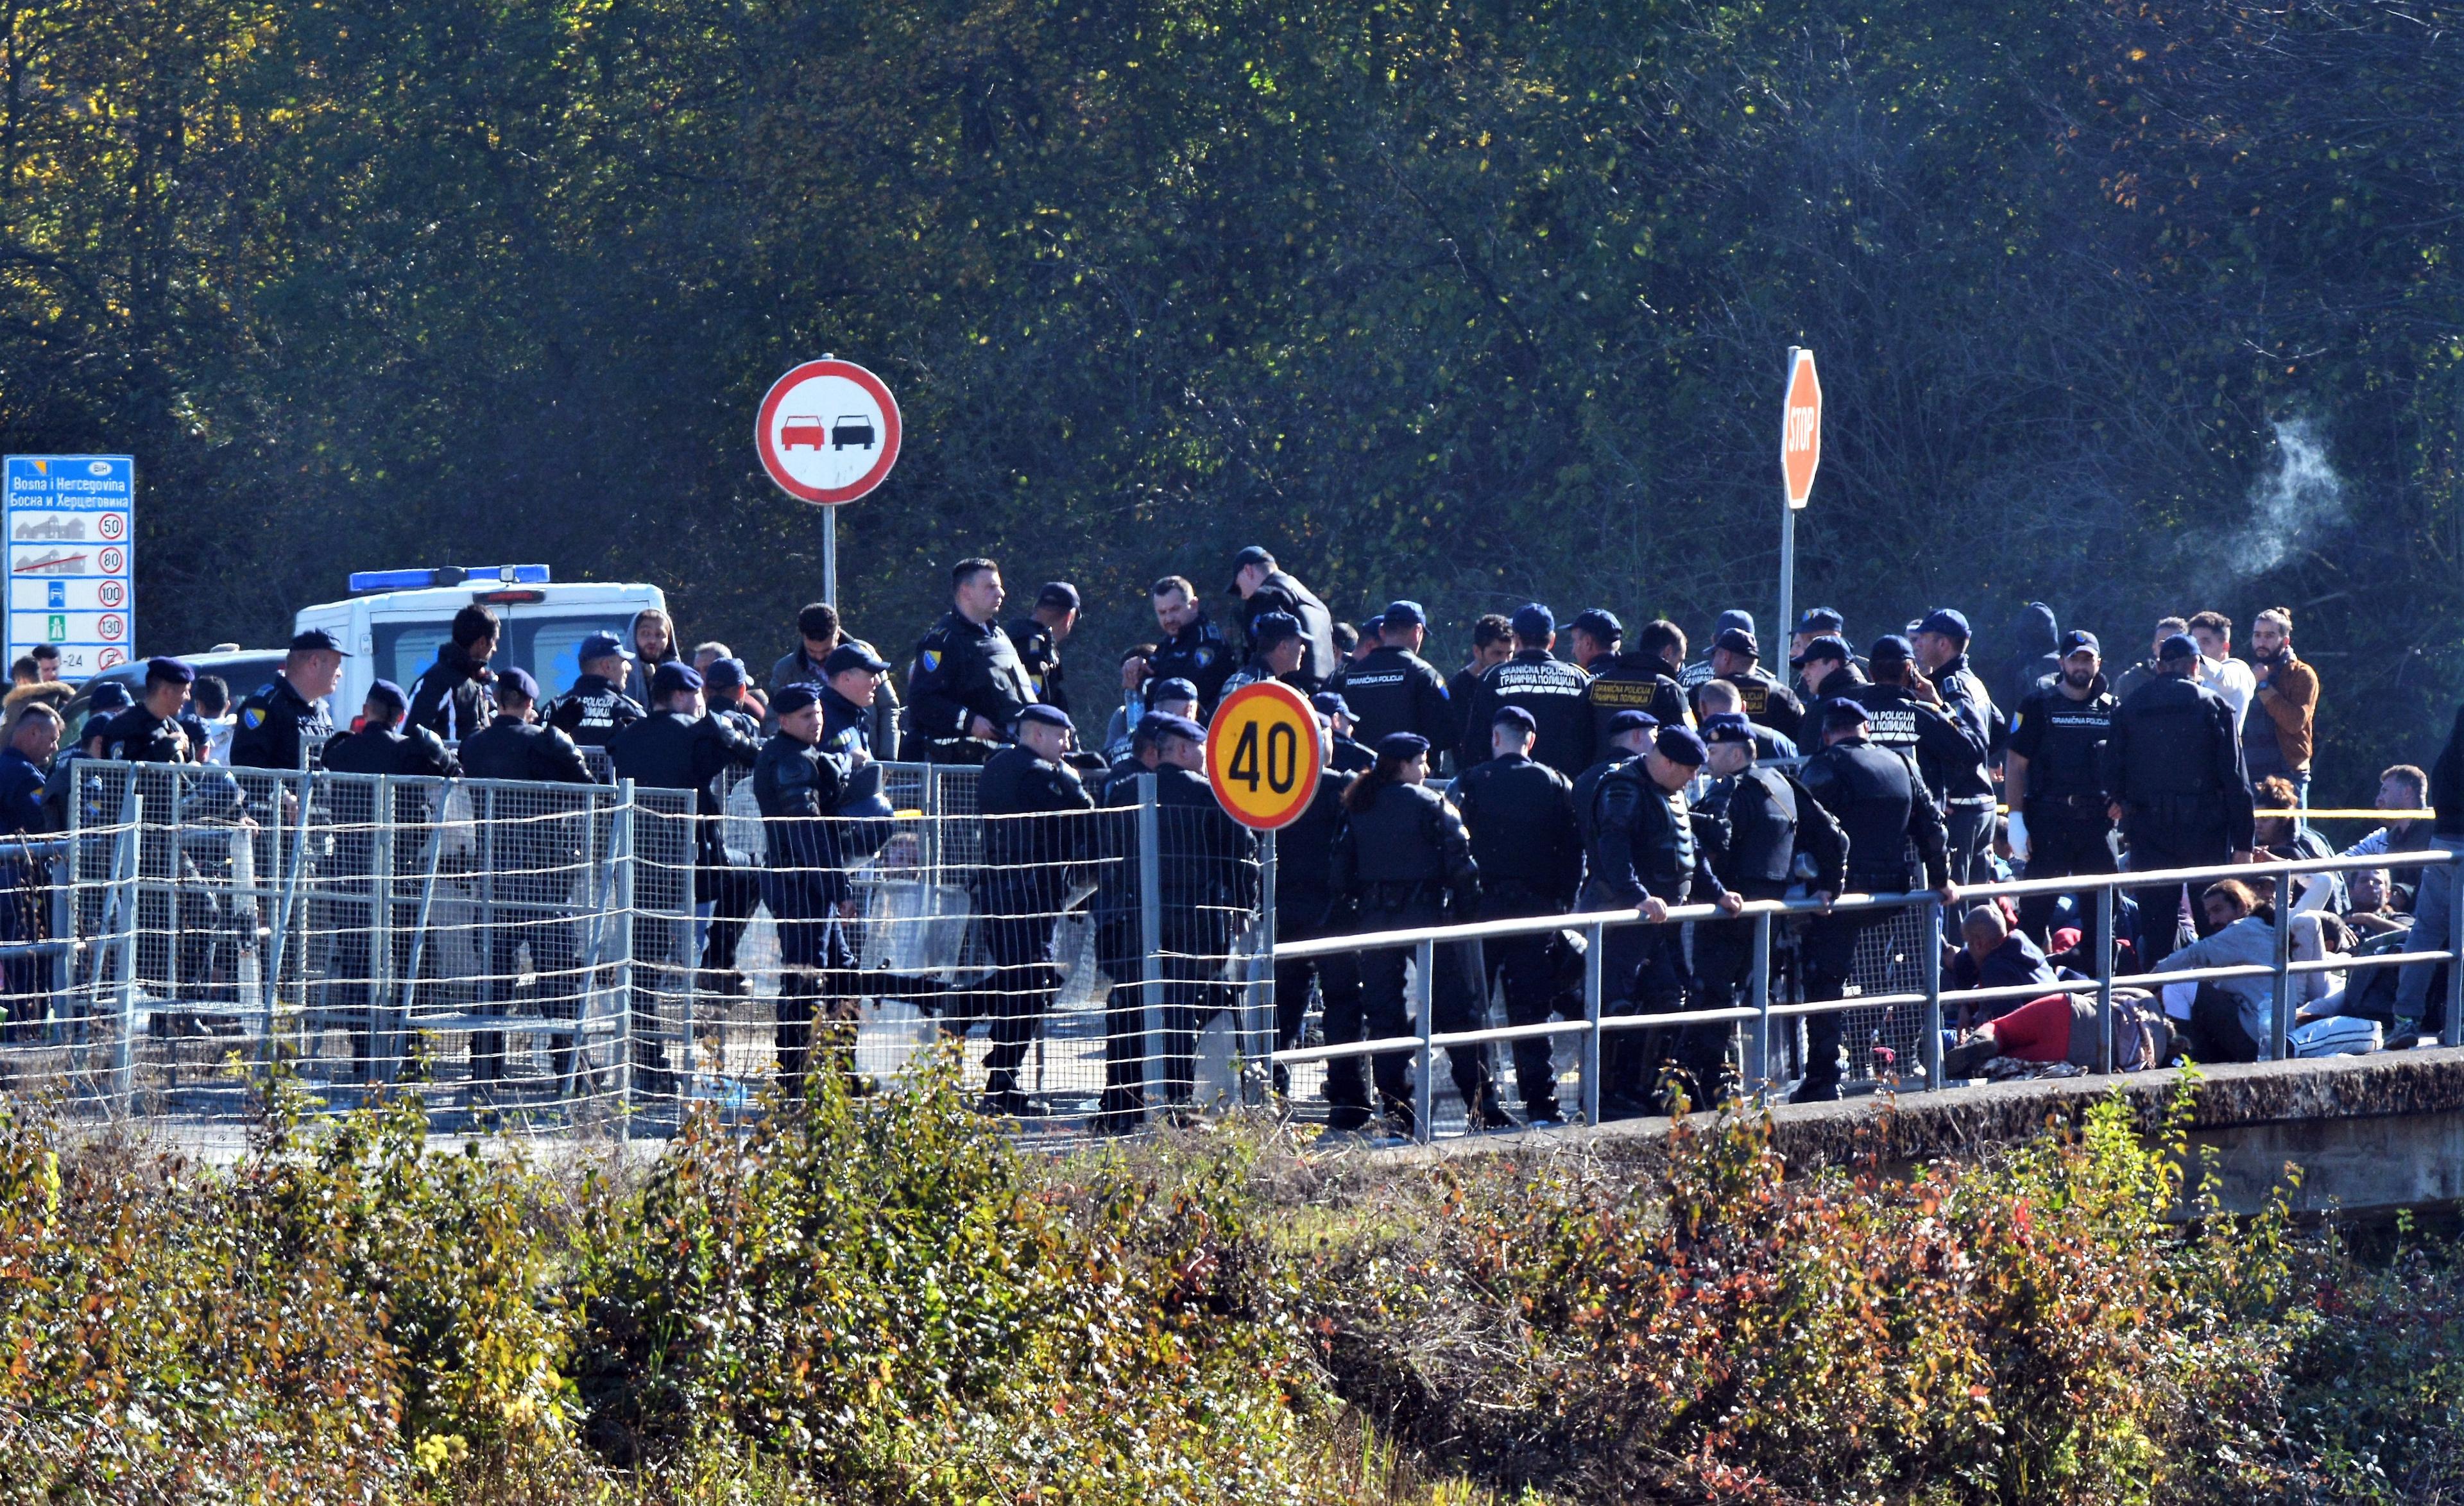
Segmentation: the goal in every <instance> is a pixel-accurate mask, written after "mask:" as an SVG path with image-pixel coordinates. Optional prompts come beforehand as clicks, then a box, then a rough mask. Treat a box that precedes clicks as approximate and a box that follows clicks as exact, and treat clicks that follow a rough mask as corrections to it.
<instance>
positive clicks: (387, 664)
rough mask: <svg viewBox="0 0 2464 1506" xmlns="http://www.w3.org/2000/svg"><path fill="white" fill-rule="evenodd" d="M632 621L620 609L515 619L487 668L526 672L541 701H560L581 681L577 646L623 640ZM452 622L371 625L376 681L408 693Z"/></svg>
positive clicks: (509, 622) (449, 632) (447, 635)
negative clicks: (610, 637) (599, 638)
mask: <svg viewBox="0 0 2464 1506" xmlns="http://www.w3.org/2000/svg"><path fill="white" fill-rule="evenodd" d="M632 620H633V613H632V612H631V611H630V610H629V609H626V608H623V607H609V608H606V609H601V610H595V611H576V612H559V613H547V612H541V613H538V614H536V615H532V614H514V615H511V616H509V617H508V619H507V621H506V623H505V626H504V630H503V631H504V634H505V641H504V642H503V643H501V644H499V645H498V646H497V649H496V655H495V658H493V659H491V660H489V661H488V662H489V664H490V665H491V666H492V667H494V668H496V669H503V668H505V667H507V666H508V665H511V666H514V667H517V668H520V669H525V670H528V671H530V672H531V675H533V677H535V678H536V679H538V681H539V694H540V696H542V697H548V696H561V695H563V694H564V693H565V692H566V691H568V690H571V689H572V688H573V682H574V681H575V680H577V679H579V678H581V677H582V664H581V661H580V658H579V657H578V653H579V651H580V649H581V648H582V640H583V639H584V638H587V637H589V636H590V635H591V634H592V633H594V632H608V633H614V634H615V635H616V636H617V637H618V638H619V639H622V638H623V637H624V636H625V631H626V629H627V627H629V626H630V625H631V623H632ZM452 627H453V624H452V619H451V618H437V619H429V620H427V621H411V622H380V623H376V624H374V625H373V628H374V632H375V638H376V662H375V664H374V665H373V666H371V667H372V668H373V669H374V670H375V671H376V674H377V676H378V677H379V678H381V679H389V680H392V681H393V682H394V683H395V684H397V685H400V686H401V687H402V688H403V689H404V690H406V691H407V690H409V689H410V686H411V682H412V681H414V680H416V679H418V678H419V676H420V675H422V674H424V673H425V672H426V671H427V669H428V667H429V665H430V664H433V663H435V662H436V651H437V649H438V648H439V647H441V646H442V645H444V644H445V643H446V642H448V641H449V640H451V638H452V636H453V631H452Z"/></svg>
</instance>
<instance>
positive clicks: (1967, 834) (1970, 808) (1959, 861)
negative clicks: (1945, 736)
mask: <svg viewBox="0 0 2464 1506" xmlns="http://www.w3.org/2000/svg"><path fill="white" fill-rule="evenodd" d="M1908 641H1909V643H1910V645H1911V646H1912V647H1913V648H1914V649H1915V650H1916V657H1917V663H1918V664H1919V665H1921V666H1923V668H1924V670H1925V678H1927V679H1929V680H1931V681H1932V683H1933V686H1934V688H1935V689H1936V690H1937V691H1939V692H1940V693H1941V697H1942V709H1943V714H1944V715H1945V716H1947V717H1948V718H1950V720H1953V721H1955V722H1957V723H1959V727H1960V730H1961V731H1963V732H1965V733H1967V734H1968V737H1969V741H1970V742H1975V743H1976V744H1978V745H1979V746H1980V747H1982V748H1983V749H1984V750H1985V751H1984V753H1983V755H1982V756H1981V757H1979V758H1978V760H1977V762H1976V763H1975V764H1974V765H1973V766H1972V767H1966V766H1964V767H1948V768H1945V769H1943V770H1942V781H1941V783H1939V784H1935V783H1934V781H1933V778H1932V775H1931V774H1930V773H1928V774H1927V776H1926V783H1927V784H1928V785H1929V786H1932V789H1933V792H1934V795H1935V797H1936V798H1938V799H1940V800H1941V801H1942V803H1943V821H1944V823H1945V825H1946V827H1947V830H1948V837H1947V840H1948V842H1949V845H1950V878H1951V882H1953V883H1959V884H1964V883H1967V882H1969V880H1970V879H1971V878H1972V877H1973V876H1974V874H1975V873H1976V872H1977V871H1979V870H1983V869H1986V868H1988V867H1989V866H1990V865H1989V863H1988V860H1987V854H1988V853H1991V851H1992V848H1993V804H1994V801H1993V776H1992V774H1991V771H1990V769H1989V767H1988V764H1989V763H1990V762H1991V760H1994V759H1998V758H1999V757H2001V755H2002V739H2003V737H2004V735H2005V734H2006V732H2007V731H2008V727H2007V725H2006V724H2005V722H2004V721H2003V720H2002V713H2001V712H1999V711H1998V710H1996V709H1994V705H1993V695H1992V693H1991V691H1989V690H1987V689H1986V688H1985V681H1984V679H1983V678H1982V677H1981V676H1979V675H1977V673H1976V672H1975V671H1974V670H1972V669H1969V667H1968V619H1967V618H1966V617H1965V616H1963V615H1961V614H1960V613H1958V612H1956V611H1953V610H1951V609H1948V608H1942V609H1936V610H1933V611H1929V612H1927V613H1925V620H1924V621H1922V622H1920V623H1918V624H1917V631H1915V632H1913V633H1911V634H1910V635H1909V639H1908ZM1875 677H1876V678H1878V679H1879V678H1881V672H1880V671H1879V670H1878V671H1877V672H1876V675H1875Z"/></svg>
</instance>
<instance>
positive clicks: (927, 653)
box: [915, 649, 941, 675]
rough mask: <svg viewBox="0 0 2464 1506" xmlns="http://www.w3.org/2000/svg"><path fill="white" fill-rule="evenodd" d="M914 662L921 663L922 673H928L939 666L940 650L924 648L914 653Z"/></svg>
mask: <svg viewBox="0 0 2464 1506" xmlns="http://www.w3.org/2000/svg"><path fill="white" fill-rule="evenodd" d="M915 662H916V663H918V664H921V665H923V666H924V673H925V674H927V675H930V674H932V673H933V672H934V671H935V670H938V669H939V668H940V667H941V651H940V650H938V649H926V650H924V651H922V652H921V653H917V654H916V655H915Z"/></svg>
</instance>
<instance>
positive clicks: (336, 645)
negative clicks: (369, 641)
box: [291, 628, 351, 659]
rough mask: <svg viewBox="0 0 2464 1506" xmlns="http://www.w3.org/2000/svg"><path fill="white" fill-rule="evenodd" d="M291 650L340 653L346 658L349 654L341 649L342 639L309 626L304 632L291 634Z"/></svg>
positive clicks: (293, 651) (297, 651)
mask: <svg viewBox="0 0 2464 1506" xmlns="http://www.w3.org/2000/svg"><path fill="white" fill-rule="evenodd" d="M291 652H292V653H340V654H341V655H342V657H344V658H346V659H347V658H349V657H350V656H351V655H350V654H349V653H346V652H345V651H344V650H343V648H342V640H341V639H340V638H337V637H335V636H334V635H333V634H332V633H330V632H327V631H325V630H324V629H322V628H311V629H309V630H308V631H306V632H298V633H294V634H292V637H291Z"/></svg>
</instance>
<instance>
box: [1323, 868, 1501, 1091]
mask: <svg viewBox="0 0 2464 1506" xmlns="http://www.w3.org/2000/svg"><path fill="white" fill-rule="evenodd" d="M1445 920H1446V914H1445V906H1444V905H1443V904H1441V903H1440V902H1439V901H1438V900H1437V899H1436V898H1434V897H1429V898H1409V899H1401V900H1387V901H1382V902H1381V901H1375V900H1373V901H1372V902H1370V903H1366V904H1363V905H1362V906H1361V909H1360V920H1359V927H1360V929H1361V930H1363V931H1399V930H1404V929H1409V928H1416V927H1421V926H1432V925H1442V924H1444V923H1445ZM1417 950H1418V948H1416V947H1402V946H1384V947H1379V948H1376V949H1375V950H1374V951H1366V952H1362V953H1361V954H1360V997H1361V1006H1362V1013H1363V1014H1364V1015H1365V1016H1366V1018H1365V1020H1363V1021H1362V1022H1361V1023H1362V1025H1363V1026H1365V1028H1366V1029H1367V1030H1368V1032H1369V1033H1368V1034H1366V1035H1362V1034H1360V1033H1358V1030H1357V1029H1354V1030H1351V1031H1348V1032H1347V1033H1345V1034H1344V1035H1342V1036H1341V1037H1340V1039H1341V1040H1351V1041H1357V1040H1376V1039H1381V1038H1385V1037H1390V1036H1397V1035H1409V1034H1411V1033H1412V1025H1411V1011H1410V1009H1409V1008H1408V1006H1407V1005H1406V1003H1405V1000H1404V995H1403V972H1404V966H1405V964H1406V963H1408V962H1410V960H1411V958H1412V955H1413V953H1414V952H1415V951H1417ZM1468 950H1469V949H1468V948H1467V947H1464V946H1463V945H1461V944H1457V945H1453V946H1440V947H1437V948H1436V949H1435V950H1434V951H1433V952H1432V954H1431V956H1432V959H1433V962H1434V963H1435V974H1436V975H1435V976H1434V977H1433V978H1432V979H1431V980H1430V989H1429V1001H1430V1016H1429V1017H1430V1024H1431V1028H1432V1030H1436V1031H1446V1030H1477V1029H1478V1028H1479V1025H1480V1014H1479V1009H1478V1007H1477V1006H1476V1005H1475V1003H1474V1002H1473V993H1472V965H1471V959H1470V958H1469V956H1468V955H1467V953H1468ZM1327 1044H1328V1045H1330V1046H1331V1045H1335V1044H1338V1037H1337V1035H1336V1024H1335V1022H1333V1021H1331V1020H1330V1021H1329V1022H1328V1025H1327ZM1352 1059H1353V1060H1355V1061H1356V1060H1357V1059H1358V1058H1356V1057H1354V1058H1352ZM1335 1065H1338V1064H1336V1063H1330V1064H1329V1071H1328V1073H1327V1101H1328V1102H1330V1103H1334V1104H1338V1105H1341V1100H1340V1099H1338V1098H1336V1096H1335V1094H1336V1092H1337V1088H1336V1085H1335V1078H1334V1073H1333V1071H1332V1068H1333V1067H1334V1066H1335ZM1446 1065H1447V1066H1448V1068H1449V1069H1451V1070H1452V1072H1453V1074H1454V1079H1455V1089H1456V1091H1457V1092H1459V1093H1461V1094H1462V1095H1463V1103H1464V1105H1465V1106H1466V1107H1471V1108H1477V1107H1478V1106H1479V1105H1480V1103H1481V1102H1482V1101H1483V1100H1484V1099H1485V1098H1486V1097H1487V1096H1489V1095H1490V1094H1491V1093H1493V1092H1494V1091H1495V1090H1494V1089H1493V1088H1492V1086H1491V1084H1490V1078H1489V1071H1488V1052H1487V1049H1486V1048H1485V1047H1480V1046H1449V1047H1447V1048H1446ZM1370 1073H1371V1076H1372V1077H1373V1079H1374V1080H1375V1084H1376V1088H1377V1098H1378V1107H1379V1110H1380V1111H1381V1112H1382V1113H1383V1114H1384V1115H1385V1117H1386V1118H1389V1119H1392V1120H1394V1121H1395V1122H1396V1124H1397V1125H1398V1126H1401V1127H1403V1128H1405V1129H1407V1130H1408V1129H1410V1128H1411V1127H1412V1126H1413V1125H1414V1124H1415V1123H1416V1120H1417V1114H1416V1111H1415V1109H1414V1107H1413V1101H1412V1058H1411V1057H1410V1056H1408V1055H1406V1054H1404V1053H1403V1052H1380V1053H1379V1054H1378V1055H1377V1056H1376V1057H1375V1058H1374V1059H1373V1060H1372V1061H1371V1063H1370ZM1354 1080H1355V1081H1356V1080H1357V1079H1356V1078H1355V1079H1354ZM1341 1106H1344V1107H1348V1105H1341ZM1348 1118H1349V1116H1344V1115H1340V1114H1338V1115H1337V1116H1336V1118H1335V1119H1334V1121H1333V1122H1335V1123H1336V1125H1337V1127H1344V1126H1345V1121H1346V1120H1347V1119H1348ZM1355 1127H1356V1126H1355Z"/></svg>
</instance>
